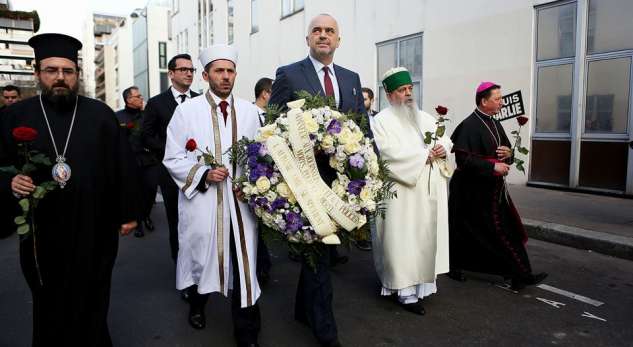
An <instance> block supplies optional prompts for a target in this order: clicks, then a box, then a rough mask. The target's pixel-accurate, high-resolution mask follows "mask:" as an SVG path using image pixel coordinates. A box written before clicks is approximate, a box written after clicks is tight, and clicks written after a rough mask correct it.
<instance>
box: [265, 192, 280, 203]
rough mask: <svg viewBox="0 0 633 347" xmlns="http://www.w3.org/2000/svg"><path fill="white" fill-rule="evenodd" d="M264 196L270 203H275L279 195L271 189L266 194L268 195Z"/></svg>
mask: <svg viewBox="0 0 633 347" xmlns="http://www.w3.org/2000/svg"><path fill="white" fill-rule="evenodd" d="M264 196H265V197H266V199H268V201H270V202H273V201H275V199H277V193H275V192H274V191H272V190H270V189H269V190H268V191H267V192H266V195H264Z"/></svg>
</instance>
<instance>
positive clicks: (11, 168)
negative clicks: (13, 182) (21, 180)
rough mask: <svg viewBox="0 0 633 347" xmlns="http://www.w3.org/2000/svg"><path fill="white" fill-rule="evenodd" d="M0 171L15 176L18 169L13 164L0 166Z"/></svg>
mask: <svg viewBox="0 0 633 347" xmlns="http://www.w3.org/2000/svg"><path fill="white" fill-rule="evenodd" d="M0 172H5V173H8V174H11V175H12V176H15V175H17V174H18V173H19V171H18V169H16V168H15V166H3V167H0Z"/></svg>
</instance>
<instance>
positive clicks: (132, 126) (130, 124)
mask: <svg viewBox="0 0 633 347" xmlns="http://www.w3.org/2000/svg"><path fill="white" fill-rule="evenodd" d="M125 126H126V127H127V128H128V129H134V128H135V127H136V126H135V125H134V122H128V123H127V124H126V125H125Z"/></svg>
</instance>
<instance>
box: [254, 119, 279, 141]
mask: <svg viewBox="0 0 633 347" xmlns="http://www.w3.org/2000/svg"><path fill="white" fill-rule="evenodd" d="M276 129H277V124H275V123H271V124H268V125H265V126H263V127H261V128H259V130H257V135H255V141H257V142H264V141H266V139H268V138H269V137H271V136H273V134H274V133H275V130H276Z"/></svg>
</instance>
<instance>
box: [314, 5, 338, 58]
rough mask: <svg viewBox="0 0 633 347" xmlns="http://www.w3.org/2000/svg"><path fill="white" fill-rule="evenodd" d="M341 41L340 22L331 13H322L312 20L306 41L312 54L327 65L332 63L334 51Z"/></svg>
mask: <svg viewBox="0 0 633 347" xmlns="http://www.w3.org/2000/svg"><path fill="white" fill-rule="evenodd" d="M340 42H341V38H340V36H339V29H338V23H337V22H336V19H334V17H332V16H330V15H329V14H320V15H318V16H316V17H314V18H312V20H311V21H310V25H308V33H307V36H306V43H307V44H308V47H310V55H311V56H312V57H313V58H314V59H316V60H318V61H320V62H321V63H323V64H325V65H329V64H331V63H332V60H333V59H334V52H335V51H336V49H337V48H338V46H339V44H340Z"/></svg>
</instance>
